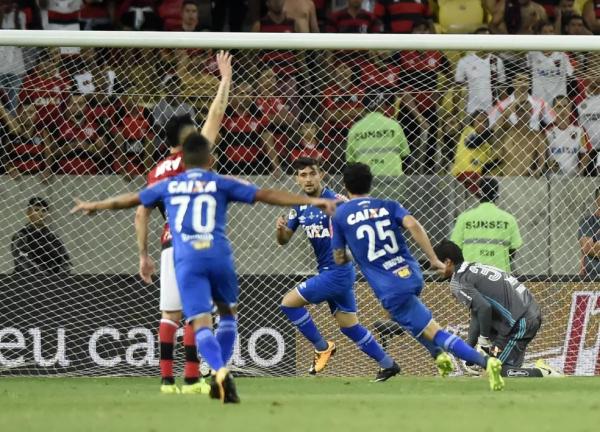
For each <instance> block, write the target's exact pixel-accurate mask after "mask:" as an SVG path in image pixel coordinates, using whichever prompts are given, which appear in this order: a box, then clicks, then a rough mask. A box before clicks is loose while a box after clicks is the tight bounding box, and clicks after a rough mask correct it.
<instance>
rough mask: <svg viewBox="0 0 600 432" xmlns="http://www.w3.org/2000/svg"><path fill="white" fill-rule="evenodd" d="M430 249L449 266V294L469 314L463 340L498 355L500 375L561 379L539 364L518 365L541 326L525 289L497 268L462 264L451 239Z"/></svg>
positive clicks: (538, 312) (535, 304) (459, 252)
mask: <svg viewBox="0 0 600 432" xmlns="http://www.w3.org/2000/svg"><path fill="white" fill-rule="evenodd" d="M434 250H435V253H436V255H437V256H438V257H439V259H440V260H441V261H443V262H444V263H445V264H446V266H447V269H448V272H447V275H448V276H449V277H450V289H451V290H452V294H453V295H454V297H456V299H457V300H458V301H459V302H460V303H462V304H464V305H465V306H467V307H468V308H469V310H470V312H471V322H470V325H469V336H468V338H467V342H468V343H469V344H470V345H471V346H476V345H478V346H479V348H480V349H481V350H483V351H485V352H486V353H487V354H489V355H492V356H495V357H498V358H499V359H500V360H501V361H502V364H503V366H502V376H505V377H545V376H552V377H553V376H559V375H560V374H558V373H557V372H556V371H554V370H553V369H552V368H550V367H549V366H548V365H546V364H545V363H544V362H542V361H539V360H538V362H537V363H536V365H535V368H523V367H522V366H523V361H524V360H525V350H526V349H527V345H528V344H529V343H530V342H531V341H532V340H533V338H534V337H535V335H536V334H537V332H538V330H539V328H540V326H541V324H542V313H541V310H540V307H539V305H538V304H537V302H536V301H535V299H534V298H533V295H532V294H531V292H530V291H529V290H528V289H527V288H526V287H525V285H523V284H522V283H521V282H519V281H518V280H517V278H516V277H514V276H511V275H510V274H508V273H506V272H504V271H502V270H500V269H498V268H495V267H491V266H487V265H483V264H478V263H470V262H465V260H464V258H463V255H462V251H461V249H460V248H459V247H458V246H457V245H456V244H455V243H453V242H451V241H448V240H444V241H442V242H441V243H440V244H439V245H438V246H437V247H435V248H434ZM450 275H451V276H450ZM467 367H469V365H467ZM469 371H472V369H469Z"/></svg>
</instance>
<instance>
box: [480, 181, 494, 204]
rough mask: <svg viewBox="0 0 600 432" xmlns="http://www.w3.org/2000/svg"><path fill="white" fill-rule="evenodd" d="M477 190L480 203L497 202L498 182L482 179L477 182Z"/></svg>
mask: <svg viewBox="0 0 600 432" xmlns="http://www.w3.org/2000/svg"><path fill="white" fill-rule="evenodd" d="M477 188H478V189H479V192H478V194H479V201H480V202H496V200H497V199H498V180H496V179H493V178H489V177H481V178H480V179H479V181H478V182H477Z"/></svg>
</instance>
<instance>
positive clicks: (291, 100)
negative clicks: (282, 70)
mask: <svg viewBox="0 0 600 432" xmlns="http://www.w3.org/2000/svg"><path fill="white" fill-rule="evenodd" d="M256 87H257V91H256V94H257V98H256V100H255V103H256V105H257V107H258V108H259V109H260V111H261V112H262V114H263V115H264V116H266V117H267V118H268V119H269V126H268V130H269V132H270V133H271V135H272V136H273V141H274V146H275V150H276V151H277V153H278V154H279V155H280V156H281V158H282V159H284V160H285V159H286V158H287V156H288V155H287V154H286V151H285V149H286V147H287V144H288V140H289V138H290V136H291V135H292V134H293V132H294V129H295V128H296V127H297V118H298V116H299V114H300V106H299V100H298V98H297V95H296V94H295V92H294V89H293V88H291V87H289V86H288V85H287V82H286V80H279V79H277V75H276V74H275V71H274V70H273V69H272V68H265V69H263V71H262V72H261V74H260V77H259V79H258V81H257V86H256Z"/></svg>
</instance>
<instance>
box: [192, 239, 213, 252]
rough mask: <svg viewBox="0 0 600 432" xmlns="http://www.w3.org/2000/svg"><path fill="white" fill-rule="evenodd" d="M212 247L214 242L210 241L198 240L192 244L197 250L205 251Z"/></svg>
mask: <svg viewBox="0 0 600 432" xmlns="http://www.w3.org/2000/svg"><path fill="white" fill-rule="evenodd" d="M211 245H212V242H211V241H210V240H198V241H196V242H194V243H192V247H193V248H194V249H196V250H204V249H209V248H210V247H211Z"/></svg>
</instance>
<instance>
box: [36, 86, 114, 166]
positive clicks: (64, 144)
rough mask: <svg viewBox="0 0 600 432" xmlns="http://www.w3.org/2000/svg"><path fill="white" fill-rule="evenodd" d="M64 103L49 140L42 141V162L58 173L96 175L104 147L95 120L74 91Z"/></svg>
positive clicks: (83, 97)
mask: <svg viewBox="0 0 600 432" xmlns="http://www.w3.org/2000/svg"><path fill="white" fill-rule="evenodd" d="M66 105H67V108H66V111H65V113H64V115H63V116H61V117H62V120H61V121H60V123H57V124H58V125H59V126H58V129H57V131H56V133H54V134H52V138H53V139H50V140H48V141H46V143H45V144H46V158H47V159H46V164H47V165H48V166H50V167H53V168H54V169H53V171H58V173H60V174H79V175H81V174H97V173H98V164H99V163H102V162H103V160H104V159H105V158H106V157H107V156H108V149H107V146H106V144H107V143H106V142H105V141H104V137H103V136H101V135H100V134H99V133H98V125H97V124H96V122H95V120H94V119H91V118H90V117H89V116H87V115H86V110H87V105H88V99H87V97H86V96H85V95H82V94H74V95H72V96H71V97H70V98H69V101H68V102H67V104H66ZM55 165H57V166H55Z"/></svg>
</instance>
